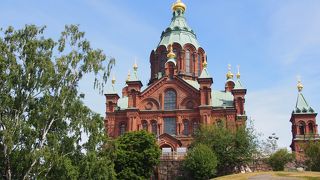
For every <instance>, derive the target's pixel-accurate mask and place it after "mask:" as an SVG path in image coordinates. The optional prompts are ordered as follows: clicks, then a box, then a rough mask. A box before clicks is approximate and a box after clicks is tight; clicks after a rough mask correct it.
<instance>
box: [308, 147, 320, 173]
mask: <svg viewBox="0 0 320 180" xmlns="http://www.w3.org/2000/svg"><path fill="white" fill-rule="evenodd" d="M305 155H306V158H307V160H306V165H307V167H308V169H309V170H311V171H320V142H316V143H314V142H312V143H310V144H308V145H307V147H306V149H305Z"/></svg>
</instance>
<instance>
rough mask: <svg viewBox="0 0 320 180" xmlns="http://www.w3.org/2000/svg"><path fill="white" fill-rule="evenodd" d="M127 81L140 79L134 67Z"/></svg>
mask: <svg viewBox="0 0 320 180" xmlns="http://www.w3.org/2000/svg"><path fill="white" fill-rule="evenodd" d="M128 81H140V80H139V77H138V72H137V70H136V69H134V70H133V74H132V76H130V79H128Z"/></svg>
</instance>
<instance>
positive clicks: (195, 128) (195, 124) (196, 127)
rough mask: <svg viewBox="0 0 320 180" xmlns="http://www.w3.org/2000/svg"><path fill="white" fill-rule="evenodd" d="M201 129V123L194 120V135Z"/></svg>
mask: <svg viewBox="0 0 320 180" xmlns="http://www.w3.org/2000/svg"><path fill="white" fill-rule="evenodd" d="M198 128H199V123H198V122H197V121H196V120H193V123H192V133H193V134H194V133H196V132H197V130H198Z"/></svg>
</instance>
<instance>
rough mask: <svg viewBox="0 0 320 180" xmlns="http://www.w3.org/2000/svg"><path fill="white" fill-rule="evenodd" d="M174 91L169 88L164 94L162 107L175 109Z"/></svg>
mask: <svg viewBox="0 0 320 180" xmlns="http://www.w3.org/2000/svg"><path fill="white" fill-rule="evenodd" d="M176 97H177V95H176V93H175V92H174V91H173V90H169V91H167V92H166V93H165V95H164V109H165V110H174V109H176Z"/></svg>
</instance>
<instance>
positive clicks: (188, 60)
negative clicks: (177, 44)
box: [185, 50, 191, 73]
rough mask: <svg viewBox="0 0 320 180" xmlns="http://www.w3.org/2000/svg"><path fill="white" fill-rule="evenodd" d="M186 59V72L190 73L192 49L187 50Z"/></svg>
mask: <svg viewBox="0 0 320 180" xmlns="http://www.w3.org/2000/svg"><path fill="white" fill-rule="evenodd" d="M185 60H186V73H190V64H191V63H190V51H189V50H186V57H185Z"/></svg>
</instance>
